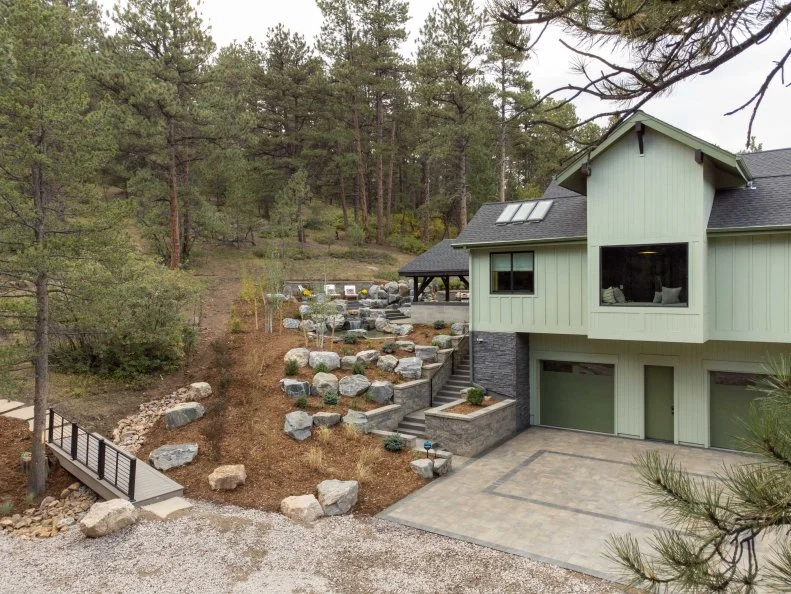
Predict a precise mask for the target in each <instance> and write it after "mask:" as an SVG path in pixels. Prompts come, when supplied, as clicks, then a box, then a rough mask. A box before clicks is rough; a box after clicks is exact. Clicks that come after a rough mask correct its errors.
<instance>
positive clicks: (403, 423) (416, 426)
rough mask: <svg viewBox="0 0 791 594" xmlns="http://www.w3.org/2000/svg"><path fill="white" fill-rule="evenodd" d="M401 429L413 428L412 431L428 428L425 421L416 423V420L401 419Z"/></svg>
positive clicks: (399, 425)
mask: <svg viewBox="0 0 791 594" xmlns="http://www.w3.org/2000/svg"><path fill="white" fill-rule="evenodd" d="M401 429H404V430H407V431H409V430H412V431H425V430H426V424H425V423H416V422H414V421H401V422H400V423H399V424H398V430H399V431H400V430H401Z"/></svg>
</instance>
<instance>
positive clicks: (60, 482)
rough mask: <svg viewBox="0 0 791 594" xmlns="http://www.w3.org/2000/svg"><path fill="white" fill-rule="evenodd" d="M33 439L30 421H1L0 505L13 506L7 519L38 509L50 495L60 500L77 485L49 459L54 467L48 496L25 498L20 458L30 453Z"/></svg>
mask: <svg viewBox="0 0 791 594" xmlns="http://www.w3.org/2000/svg"><path fill="white" fill-rule="evenodd" d="M32 435H33V434H32V433H31V432H30V430H29V429H28V424H27V421H21V420H19V419H10V418H8V417H0V504H4V503H7V502H8V503H11V504H12V505H13V508H12V509H11V511H10V513H9V514H8V515H11V514H15V513H22V512H23V511H25V510H26V509H28V508H30V507H34V506H37V505H38V503H39V502H40V501H41V500H42V499H43V498H44V497H46V496H47V495H52V496H53V497H59V496H60V493H61V491H63V489H65V488H66V487H68V486H69V485H70V484H71V483H73V482H74V481H75V479H74V477H72V476H71V475H70V474H69V473H68V472H66V471H65V470H63V468H61V467H60V466H59V465H58V464H57V462H56V461H55V458H54V456H52V455H50V460H51V461H52V462H53V464H51V467H52V470H51V471H50V473H49V477H48V478H47V490H46V492H45V493H44V494H43V495H41V496H40V497H36V498H34V499H28V498H27V497H26V496H27V475H26V474H25V473H24V472H23V471H22V469H21V467H20V464H19V460H20V458H19V456H20V454H21V453H22V452H29V451H30V450H31V448H32V445H33V444H32V441H33V440H32ZM1 515H3V513H0V516H1Z"/></svg>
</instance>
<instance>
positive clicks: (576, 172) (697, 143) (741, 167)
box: [555, 111, 752, 193]
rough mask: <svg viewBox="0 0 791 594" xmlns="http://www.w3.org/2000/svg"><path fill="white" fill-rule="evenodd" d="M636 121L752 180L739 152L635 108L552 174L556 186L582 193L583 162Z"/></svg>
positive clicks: (583, 181) (625, 132)
mask: <svg viewBox="0 0 791 594" xmlns="http://www.w3.org/2000/svg"><path fill="white" fill-rule="evenodd" d="M638 122H641V123H643V124H644V125H645V126H646V127H647V128H651V129H652V130H656V131H657V132H659V133H660V134H664V135H665V136H668V137H670V138H672V139H673V140H675V141H677V142H680V143H681V144H684V145H686V146H688V147H690V148H692V149H694V150H698V149H700V150H701V151H703V154H704V155H706V156H707V157H709V158H710V159H711V160H712V161H713V163H714V166H715V167H716V168H717V169H720V170H722V171H724V172H726V173H728V174H730V175H732V176H734V177H736V178H737V179H741V180H744V181H749V180H751V179H752V174H751V172H750V169H749V167H748V166H747V163H746V161H745V159H743V157H742V156H741V155H734V154H733V153H730V152H728V151H726V150H724V149H721V148H720V147H718V146H716V145H714V144H711V143H710V142H706V141H705V140H702V139H700V138H698V137H697V136H693V135H692V134H690V133H688V132H685V131H684V130H681V129H679V128H676V127H675V126H671V125H670V124H668V123H667V122H663V121H662V120H658V119H657V118H655V117H653V116H650V115H648V114H647V113H645V112H642V111H638V112H636V113H635V114H634V115H632V116H631V117H629V118H627V119H626V120H625V121H624V122H623V123H622V124H621V125H620V126H618V127H617V128H616V129H615V130H613V132H612V133H611V134H610V136H608V137H607V139H606V140H605V141H604V142H602V143H601V144H599V145H598V146H597V147H596V148H594V149H592V150H590V151H587V152H585V153H583V154H581V155H580V156H578V157H577V158H576V159H575V160H574V161H573V162H572V163H571V164H570V165H569V166H568V167H566V168H565V169H564V170H563V171H561V172H560V173H558V174H557V176H555V181H556V182H557V184H558V185H560V186H563V187H564V188H568V189H570V190H573V191H575V192H580V193H584V192H585V188H586V184H587V177H586V176H585V175H584V174H583V173H582V171H581V168H582V166H583V164H584V163H586V162H589V161H593V160H594V159H595V158H596V157H597V156H599V155H600V154H602V153H603V152H604V151H606V150H607V149H608V148H609V147H610V146H611V145H613V144H614V143H616V142H617V141H618V140H620V139H621V138H622V137H623V136H624V135H626V134H628V133H630V132H632V131H633V130H634V125H635V124H636V123H638Z"/></svg>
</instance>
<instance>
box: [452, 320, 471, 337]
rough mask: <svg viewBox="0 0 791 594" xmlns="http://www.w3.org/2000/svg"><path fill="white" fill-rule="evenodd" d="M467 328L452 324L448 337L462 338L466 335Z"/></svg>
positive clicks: (464, 325) (458, 323)
mask: <svg viewBox="0 0 791 594" xmlns="http://www.w3.org/2000/svg"><path fill="white" fill-rule="evenodd" d="M467 330H468V326H467V324H462V323H461V322H453V323H452V324H451V325H450V335H451V336H464V335H465V334H467Z"/></svg>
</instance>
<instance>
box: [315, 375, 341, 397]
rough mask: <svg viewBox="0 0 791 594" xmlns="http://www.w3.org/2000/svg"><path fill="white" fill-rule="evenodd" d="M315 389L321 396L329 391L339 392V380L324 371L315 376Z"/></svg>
mask: <svg viewBox="0 0 791 594" xmlns="http://www.w3.org/2000/svg"><path fill="white" fill-rule="evenodd" d="M313 387H314V388H316V392H317V393H318V394H319V395H320V396H324V394H326V393H327V391H328V390H335V391H336V392H337V390H338V378H337V377H335V376H334V375H333V374H331V373H324V372H323V371H321V372H319V373H317V374H316V375H314V376H313Z"/></svg>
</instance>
